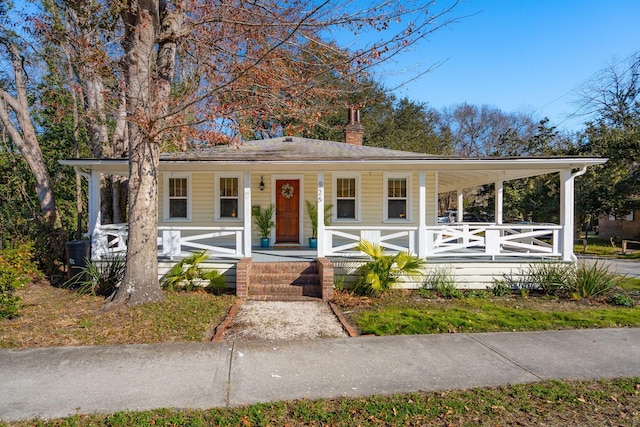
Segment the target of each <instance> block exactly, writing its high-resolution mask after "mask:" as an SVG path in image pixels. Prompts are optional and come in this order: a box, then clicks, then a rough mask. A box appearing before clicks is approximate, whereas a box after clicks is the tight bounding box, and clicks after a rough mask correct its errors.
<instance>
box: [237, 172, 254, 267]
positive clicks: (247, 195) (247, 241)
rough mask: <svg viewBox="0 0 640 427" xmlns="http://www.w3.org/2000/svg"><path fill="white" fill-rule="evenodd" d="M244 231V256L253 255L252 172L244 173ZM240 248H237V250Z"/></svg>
mask: <svg viewBox="0 0 640 427" xmlns="http://www.w3.org/2000/svg"><path fill="white" fill-rule="evenodd" d="M243 215H244V231H243V233H242V234H243V244H242V252H243V253H242V256H243V257H245V258H250V257H251V172H245V173H244V209H243ZM237 249H238V248H236V250H237Z"/></svg>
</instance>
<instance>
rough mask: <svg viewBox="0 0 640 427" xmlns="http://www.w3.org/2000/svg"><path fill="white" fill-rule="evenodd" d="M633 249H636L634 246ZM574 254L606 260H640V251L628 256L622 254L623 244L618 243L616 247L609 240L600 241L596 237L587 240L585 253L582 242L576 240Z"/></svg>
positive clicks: (634, 251)
mask: <svg viewBox="0 0 640 427" xmlns="http://www.w3.org/2000/svg"><path fill="white" fill-rule="evenodd" d="M633 249H636V247H635V246H634V247H633ZM573 252H574V253H576V254H578V255H592V256H598V257H605V258H620V259H638V258H640V251H638V250H633V251H632V252H629V253H627V254H622V253H621V252H622V244H621V243H619V242H618V243H616V246H612V245H611V242H610V241H608V240H599V239H598V238H597V237H596V236H589V238H588V239H587V249H586V251H585V248H584V245H583V244H582V241H579V240H576V243H575V244H574V245H573Z"/></svg>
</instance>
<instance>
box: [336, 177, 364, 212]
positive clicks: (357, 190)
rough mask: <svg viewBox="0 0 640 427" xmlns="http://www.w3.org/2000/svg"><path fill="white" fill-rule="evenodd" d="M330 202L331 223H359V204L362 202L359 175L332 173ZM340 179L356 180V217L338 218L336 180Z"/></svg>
mask: <svg viewBox="0 0 640 427" xmlns="http://www.w3.org/2000/svg"><path fill="white" fill-rule="evenodd" d="M331 176H332V178H331V184H332V185H331V201H332V204H333V208H332V209H331V222H352V223H353V222H360V221H361V217H360V212H361V209H360V202H361V200H362V187H361V186H360V181H361V180H360V174H359V173H348V172H346V173H345V172H332V173H331ZM340 178H346V179H349V178H355V180H356V203H355V205H356V206H355V209H356V217H355V218H354V219H352V218H338V179H340Z"/></svg>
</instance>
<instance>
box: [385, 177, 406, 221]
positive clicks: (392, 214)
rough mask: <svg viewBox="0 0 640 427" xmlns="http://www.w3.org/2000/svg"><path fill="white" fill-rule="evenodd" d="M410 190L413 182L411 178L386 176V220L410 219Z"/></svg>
mask: <svg viewBox="0 0 640 427" xmlns="http://www.w3.org/2000/svg"><path fill="white" fill-rule="evenodd" d="M410 189H411V182H410V179H409V176H406V175H404V176H403V175H387V176H385V189H384V192H385V206H384V208H385V219H387V220H409V219H410V206H411V203H410V202H411V200H410Z"/></svg>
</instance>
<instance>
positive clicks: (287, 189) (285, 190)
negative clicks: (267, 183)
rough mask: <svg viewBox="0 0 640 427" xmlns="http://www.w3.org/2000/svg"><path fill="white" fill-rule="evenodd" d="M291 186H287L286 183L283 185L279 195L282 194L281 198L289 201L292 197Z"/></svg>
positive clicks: (292, 190)
mask: <svg viewBox="0 0 640 427" xmlns="http://www.w3.org/2000/svg"><path fill="white" fill-rule="evenodd" d="M293 192H294V189H293V186H292V185H291V184H289V183H288V182H287V183H286V184H284V185H283V186H282V188H281V189H280V194H282V197H284V198H285V199H290V198H292V197H293Z"/></svg>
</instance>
